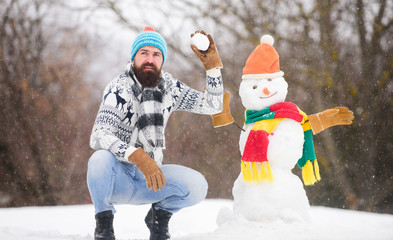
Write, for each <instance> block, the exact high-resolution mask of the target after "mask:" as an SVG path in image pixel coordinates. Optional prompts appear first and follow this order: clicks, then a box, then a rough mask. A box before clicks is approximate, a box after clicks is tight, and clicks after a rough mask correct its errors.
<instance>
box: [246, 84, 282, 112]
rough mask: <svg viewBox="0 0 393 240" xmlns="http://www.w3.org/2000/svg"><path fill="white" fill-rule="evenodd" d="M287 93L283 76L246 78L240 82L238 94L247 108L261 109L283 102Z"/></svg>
mask: <svg viewBox="0 0 393 240" xmlns="http://www.w3.org/2000/svg"><path fill="white" fill-rule="evenodd" d="M287 93H288V83H287V82H286V81H285V79H284V78H283V77H277V78H266V79H248V80H243V81H242V82H241V83H240V87H239V95H240V98H241V100H242V104H243V106H244V107H245V108H247V109H248V110H256V111H259V110H262V109H264V108H266V107H268V106H270V105H272V104H275V103H279V102H283V101H284V100H285V97H286V96H287Z"/></svg>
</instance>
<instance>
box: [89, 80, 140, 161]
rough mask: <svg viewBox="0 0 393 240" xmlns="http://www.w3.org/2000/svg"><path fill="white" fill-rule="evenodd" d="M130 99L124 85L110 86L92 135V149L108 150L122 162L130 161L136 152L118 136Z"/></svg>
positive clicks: (106, 91) (106, 90) (105, 93)
mask: <svg viewBox="0 0 393 240" xmlns="http://www.w3.org/2000/svg"><path fill="white" fill-rule="evenodd" d="M128 98H129V95H128V94H126V88H125V86H124V85H122V84H119V83H118V82H117V81H112V82H111V83H110V84H108V86H107V87H106V88H105V90H104V94H103V98H102V103H101V105H100V108H99V110H98V113H97V117H96V120H95V122H94V126H93V130H92V133H91V135H90V147H91V148H93V149H95V150H101V149H104V150H108V151H110V152H111V153H113V155H114V156H115V157H116V158H117V159H118V160H120V161H128V156H129V155H131V154H132V153H133V152H134V151H135V150H136V148H134V147H133V146H130V145H129V144H128V143H126V142H125V141H123V140H121V139H120V138H119V137H118V135H117V132H118V127H119V124H120V123H121V122H122V120H123V119H125V116H126V113H127V104H128V102H129V99H128Z"/></svg>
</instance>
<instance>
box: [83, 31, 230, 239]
mask: <svg viewBox="0 0 393 240" xmlns="http://www.w3.org/2000/svg"><path fill="white" fill-rule="evenodd" d="M197 32H198V33H202V34H204V35H206V36H207V37H208V38H209V40H210V46H209V48H208V49H207V50H206V51H203V52H202V51H199V50H198V49H197V48H196V47H195V46H194V45H191V47H192V49H193V51H194V52H195V54H196V55H197V56H198V57H199V59H200V60H201V61H202V63H203V65H204V67H205V69H206V88H205V91H203V92H200V91H197V90H194V89H192V88H190V87H188V86H187V85H186V84H184V83H183V82H181V81H179V80H177V79H175V78H173V77H172V76H171V75H170V74H169V73H167V72H164V71H163V70H162V66H163V64H164V63H165V61H166V56H167V46H166V43H165V41H164V39H163V38H162V36H161V35H160V34H159V33H157V32H156V31H155V30H154V29H153V28H152V27H146V28H145V29H144V31H143V32H142V33H140V34H139V35H138V36H137V37H136V39H135V40H134V42H133V44H132V47H131V58H130V62H129V64H128V65H127V67H126V70H125V72H123V73H122V74H120V75H119V76H118V77H117V78H115V79H114V80H112V81H111V82H110V83H109V84H108V85H107V86H106V88H105V90H104V93H103V98H102V103H101V105H100V108H99V110H98V114H97V117H96V120H95V123H94V127H93V130H92V134H91V138H90V146H91V147H92V148H93V149H95V150H96V151H95V152H94V154H93V155H92V156H91V157H90V159H89V163H88V171H87V184H88V187H89V192H90V196H91V199H92V201H93V204H94V208H95V219H96V228H95V233H94V238H95V239H96V240H98V239H100V240H103V239H105V240H114V239H115V235H114V229H113V218H114V213H115V208H114V204H132V205H140V204H151V205H152V207H151V209H150V211H149V212H148V213H147V216H146V218H145V223H146V225H147V227H148V228H149V230H150V239H154V240H161V239H169V237H170V235H169V231H168V222H169V219H170V218H171V216H172V214H173V213H176V212H178V211H179V210H181V209H182V208H185V207H188V206H192V205H195V204H197V203H199V202H200V201H202V200H203V199H205V197H206V193H207V187H208V185H207V182H206V180H205V178H204V177H203V176H202V174H200V173H199V172H197V171H195V170H193V169H190V168H187V167H184V166H180V165H163V164H162V162H163V154H162V150H163V149H164V148H165V133H164V131H165V127H166V124H167V122H168V119H169V116H170V115H171V113H173V112H174V111H188V112H193V113H198V114H208V115H212V114H217V113H220V112H221V111H222V108H223V82H222V77H221V71H220V69H221V68H222V63H221V60H220V57H219V55H218V52H217V49H216V46H215V43H214V41H213V39H212V37H211V36H210V35H208V34H206V33H205V32H204V31H197ZM130 217H132V216H130Z"/></svg>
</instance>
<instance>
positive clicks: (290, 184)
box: [233, 35, 320, 222]
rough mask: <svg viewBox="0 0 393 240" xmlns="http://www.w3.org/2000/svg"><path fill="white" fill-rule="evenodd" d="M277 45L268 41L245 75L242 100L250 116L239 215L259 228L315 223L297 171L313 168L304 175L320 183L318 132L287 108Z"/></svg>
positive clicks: (238, 188) (242, 143)
mask: <svg viewBox="0 0 393 240" xmlns="http://www.w3.org/2000/svg"><path fill="white" fill-rule="evenodd" d="M273 43H274V39H273V37H271V36H270V35H264V36H263V37H262V38H261V44H260V45H259V46H258V47H257V48H256V49H255V50H254V52H253V53H252V54H251V55H250V56H249V58H248V60H247V62H246V65H245V67H244V69H243V76H242V82H241V84H240V87H239V95H240V97H241V100H242V104H243V106H244V107H245V108H246V113H245V126H244V131H243V132H241V135H240V140H239V148H240V153H241V155H242V161H241V173H240V175H239V177H238V178H237V180H236V181H235V183H234V186H233V196H234V206H233V211H234V213H235V214H238V215H241V216H242V217H244V218H245V219H247V220H250V221H257V222H272V221H276V220H283V221H285V222H293V221H309V215H308V209H309V208H310V205H309V202H308V198H307V196H306V192H305V190H304V188H303V183H302V182H301V180H300V179H299V178H298V177H297V176H296V175H294V174H293V173H292V172H291V170H292V168H293V167H294V166H295V165H296V164H299V166H301V167H302V168H307V170H306V171H303V174H304V175H307V174H308V175H309V176H308V177H307V176H306V177H305V176H304V177H305V178H308V181H310V184H312V183H314V182H315V181H317V180H319V179H320V177H319V173H318V166H317V163H316V161H315V159H316V157H315V153H314V151H313V142H312V132H311V128H310V125H309V122H308V117H307V115H306V114H304V113H303V112H302V111H301V110H299V109H298V107H297V106H296V105H295V104H293V103H291V102H285V98H286V96H287V93H288V83H287V82H286V81H285V79H284V77H283V75H284V73H283V72H282V71H280V68H279V56H278V53H277V52H276V50H275V49H274V47H273ZM305 148H307V149H305ZM305 155H306V156H305ZM299 159H300V160H299ZM299 161H300V162H299ZM313 165H314V166H315V169H314V168H313ZM314 170H315V173H314ZM305 172H308V173H305ZM310 176H311V180H310V179H309V178H310Z"/></svg>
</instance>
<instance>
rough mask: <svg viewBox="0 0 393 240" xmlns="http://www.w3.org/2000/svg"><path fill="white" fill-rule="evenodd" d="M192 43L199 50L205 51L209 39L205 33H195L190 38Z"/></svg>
mask: <svg viewBox="0 0 393 240" xmlns="http://www.w3.org/2000/svg"><path fill="white" fill-rule="evenodd" d="M191 41H192V44H194V45H195V46H196V47H197V48H198V49H199V50H200V51H206V50H207V49H208V48H209V45H210V41H209V39H208V38H207V36H206V35H204V34H202V33H196V34H195V35H194V36H193V37H192V38H191Z"/></svg>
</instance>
